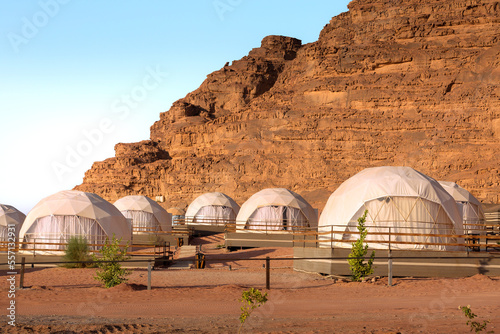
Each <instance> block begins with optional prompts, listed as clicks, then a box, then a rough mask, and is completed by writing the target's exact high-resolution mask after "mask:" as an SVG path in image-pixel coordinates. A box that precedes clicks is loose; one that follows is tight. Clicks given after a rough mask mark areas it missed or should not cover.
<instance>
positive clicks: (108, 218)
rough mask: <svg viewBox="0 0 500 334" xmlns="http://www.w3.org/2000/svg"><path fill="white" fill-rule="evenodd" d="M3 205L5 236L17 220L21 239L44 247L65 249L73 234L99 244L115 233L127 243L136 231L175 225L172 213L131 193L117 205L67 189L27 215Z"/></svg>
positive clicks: (0, 226)
mask: <svg viewBox="0 0 500 334" xmlns="http://www.w3.org/2000/svg"><path fill="white" fill-rule="evenodd" d="M1 208H2V212H0V233H1V236H2V237H3V236H4V234H6V232H5V231H6V226H7V224H9V223H10V224H12V223H13V222H14V221H15V223H16V226H17V231H16V232H17V236H18V239H19V240H21V241H23V242H28V243H37V249H44V250H59V249H63V248H64V247H65V245H64V244H65V243H66V242H67V241H68V240H69V238H70V237H71V236H83V237H85V238H86V240H87V242H88V243H89V244H91V245H95V244H98V245H99V244H103V243H104V242H105V240H106V238H111V237H112V236H113V235H114V236H115V237H116V238H121V239H122V241H123V242H124V243H126V242H131V240H132V234H133V233H141V232H160V231H170V230H171V228H172V222H171V215H170V214H169V213H167V212H166V210H165V209H163V208H162V207H161V206H160V205H159V204H158V203H156V202H155V201H153V200H151V199H149V198H148V197H145V196H127V197H124V198H122V199H120V200H118V201H117V202H115V205H113V204H111V203H109V202H108V201H106V200H104V199H102V198H101V197H99V196H98V195H96V194H92V193H87V192H82V191H76V190H66V191H61V192H58V193H56V194H53V195H51V196H48V197H46V198H44V199H42V200H41V201H40V202H39V203H38V204H37V205H35V207H34V208H33V209H32V210H31V211H30V212H29V214H28V216H26V217H25V218H24V215H23V214H22V213H20V212H19V211H17V210H15V209H13V208H12V207H8V206H2V207H1ZM14 210H15V211H14ZM16 212H17V213H16ZM2 240H5V239H4V238H2Z"/></svg>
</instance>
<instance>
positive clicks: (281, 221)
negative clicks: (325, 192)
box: [245, 205, 309, 231]
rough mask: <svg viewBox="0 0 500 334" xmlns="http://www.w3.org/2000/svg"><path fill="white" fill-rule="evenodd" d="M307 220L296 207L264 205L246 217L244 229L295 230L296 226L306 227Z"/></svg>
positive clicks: (307, 224)
mask: <svg viewBox="0 0 500 334" xmlns="http://www.w3.org/2000/svg"><path fill="white" fill-rule="evenodd" d="M308 226H309V222H308V221H307V218H306V217H305V216H304V214H303V213H302V212H301V211H300V210H299V209H297V208H293V207H289V206H276V205H270V206H264V207H260V208H257V209H256V210H255V211H254V212H253V213H252V215H251V216H250V218H248V221H247V224H246V226H245V228H246V229H250V230H267V231H280V230H287V231H291V230H295V229H297V228H298V227H308Z"/></svg>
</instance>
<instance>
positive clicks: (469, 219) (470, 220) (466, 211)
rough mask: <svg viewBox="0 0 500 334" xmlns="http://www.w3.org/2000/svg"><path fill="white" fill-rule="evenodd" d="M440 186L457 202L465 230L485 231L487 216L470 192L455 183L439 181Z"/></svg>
mask: <svg viewBox="0 0 500 334" xmlns="http://www.w3.org/2000/svg"><path fill="white" fill-rule="evenodd" d="M439 184H440V185H441V186H442V187H443V188H444V190H446V191H447V192H448V193H449V194H450V195H451V196H452V197H453V198H454V199H455V201H456V202H457V205H458V210H459V211H460V213H461V214H462V222H463V226H464V230H465V231H466V232H467V231H469V230H476V231H477V230H485V229H486V227H485V226H480V225H484V223H485V216H484V211H483V206H482V205H481V202H479V201H478V200H477V198H475V197H474V196H473V195H472V194H471V193H470V192H468V191H467V190H465V189H464V188H462V187H460V186H459V185H458V184H456V183H455V182H448V181H439Z"/></svg>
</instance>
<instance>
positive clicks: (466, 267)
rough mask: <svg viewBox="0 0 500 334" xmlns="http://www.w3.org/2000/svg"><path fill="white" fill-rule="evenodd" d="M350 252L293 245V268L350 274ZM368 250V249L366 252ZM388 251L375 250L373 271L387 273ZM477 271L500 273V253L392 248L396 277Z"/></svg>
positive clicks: (464, 275) (470, 274)
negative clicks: (348, 261) (348, 260)
mask: <svg viewBox="0 0 500 334" xmlns="http://www.w3.org/2000/svg"><path fill="white" fill-rule="evenodd" d="M350 252H351V250H350V249H344V248H307V247H305V248H303V247H295V248H294V250H293V255H294V261H293V268H294V269H297V270H304V271H309V272H317V273H321V274H327V275H341V276H350V275H351V271H350V269H349V264H348V263H347V259H346V258H347V257H348V255H349V253H350ZM370 253H371V251H370V250H369V253H368V254H370ZM388 255H389V252H388V250H375V261H374V273H373V275H376V276H388V272H389V269H388V268H389V266H388ZM300 258H315V259H304V260H301V259H300ZM317 258H324V259H317ZM335 258H340V259H335ZM476 274H483V275H488V276H500V253H487V252H470V253H467V252H445V251H411V250H393V251H392V275H393V276H395V277H396V276H399V277H467V276H473V275H476Z"/></svg>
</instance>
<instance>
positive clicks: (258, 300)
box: [238, 288, 267, 333]
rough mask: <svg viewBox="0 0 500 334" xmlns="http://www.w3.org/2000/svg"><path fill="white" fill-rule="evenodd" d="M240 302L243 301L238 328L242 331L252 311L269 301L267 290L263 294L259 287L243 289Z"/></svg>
mask: <svg viewBox="0 0 500 334" xmlns="http://www.w3.org/2000/svg"><path fill="white" fill-rule="evenodd" d="M240 302H242V303H243V306H242V307H241V308H240V309H241V314H240V322H241V325H240V328H239V329H238V333H240V332H241V328H242V327H243V324H244V323H245V321H246V320H247V318H248V317H249V316H250V314H252V312H253V311H254V310H255V309H256V308H257V307H260V306H262V305H264V304H265V303H266V302H267V292H266V293H264V294H262V292H260V291H259V290H258V289H254V288H251V289H250V290H248V291H243V293H242V294H241V299H240Z"/></svg>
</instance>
